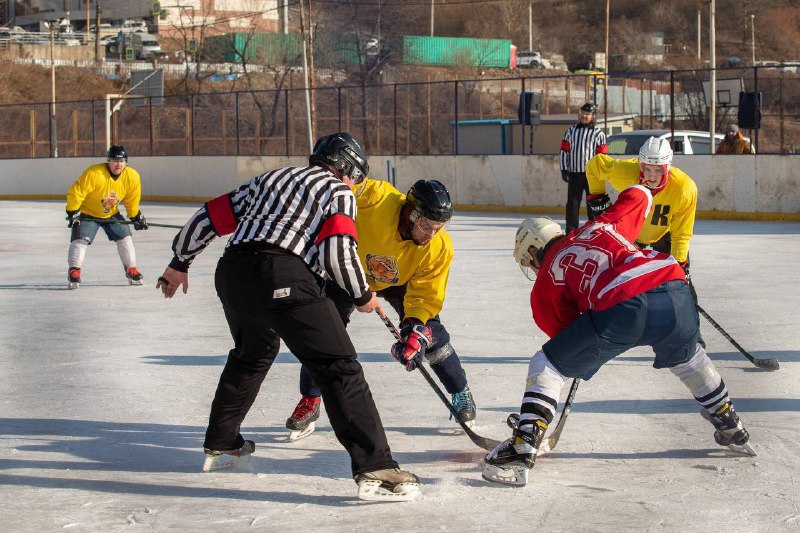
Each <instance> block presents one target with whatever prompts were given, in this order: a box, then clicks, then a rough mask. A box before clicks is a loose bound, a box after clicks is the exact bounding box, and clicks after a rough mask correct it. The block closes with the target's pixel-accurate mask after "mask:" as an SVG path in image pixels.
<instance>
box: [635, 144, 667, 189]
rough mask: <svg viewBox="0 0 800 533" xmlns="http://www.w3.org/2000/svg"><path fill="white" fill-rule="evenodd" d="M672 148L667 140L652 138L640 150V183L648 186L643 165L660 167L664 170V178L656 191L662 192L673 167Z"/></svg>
mask: <svg viewBox="0 0 800 533" xmlns="http://www.w3.org/2000/svg"><path fill="white" fill-rule="evenodd" d="M672 155H673V152H672V147H671V146H670V145H669V141H668V140H667V139H656V138H655V137H650V138H649V139H647V140H646V141H645V142H644V144H643V145H642V147H641V149H640V150H639V183H640V184H641V185H646V183H645V179H644V172H643V167H642V165H658V166H659V167H661V169H662V178H661V181H660V182H659V184H658V185H657V186H656V187H654V188H653V187H651V189H653V190H654V191H660V190H661V189H663V188H664V186H665V185H666V184H667V179H668V178H669V170H670V167H671V166H672Z"/></svg>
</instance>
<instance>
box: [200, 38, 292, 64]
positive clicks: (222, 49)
mask: <svg viewBox="0 0 800 533" xmlns="http://www.w3.org/2000/svg"><path fill="white" fill-rule="evenodd" d="M203 50H204V53H205V56H206V57H207V58H208V59H210V60H212V61H221V62H230V63H241V62H242V61H248V62H250V61H253V62H257V63H268V64H269V63H272V64H278V65H292V64H296V63H298V61H300V58H301V57H302V54H303V49H302V44H301V41H300V35H298V34H293V33H290V34H285V33H252V34H251V33H229V34H226V35H216V36H214V37H208V38H206V39H205V42H204V43H203Z"/></svg>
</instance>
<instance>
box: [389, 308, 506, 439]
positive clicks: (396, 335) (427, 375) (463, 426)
mask: <svg viewBox="0 0 800 533" xmlns="http://www.w3.org/2000/svg"><path fill="white" fill-rule="evenodd" d="M378 316H380V315H378ZM381 320H383V323H384V324H385V325H386V329H388V330H389V331H390V332H391V333H392V335H394V338H395V339H397V340H398V341H402V340H403V338H402V337H401V336H400V332H399V331H397V328H396V327H394V324H392V321H391V320H389V317H388V316H381ZM417 370H419V371H420V373H421V374H422V377H424V378H425V381H427V382H428V385H430V386H431V388H432V389H433V391H434V392H435V393H436V395H437V396H438V397H439V399H440V400H442V403H444V404H445V405H446V406H447V408H448V409H449V410H450V414H451V415H453V418H455V419H456V422H458V425H460V426H461V429H463V430H464V433H466V434H467V436H468V437H469V438H470V439H471V440H472V442H474V443H475V444H477V445H478V446H480V447H481V448H483V449H484V450H487V451H492V450H494V449H495V448H496V447H497V445H498V444H500V441H499V440H494V439H490V438H488V437H481V436H480V435H478V434H477V433H475V432H474V431H472V429H471V428H470V427H469V426H467V425H466V424H465V423H464V421H463V420H461V416H459V414H458V411H456V408H455V407H453V404H452V403H450V400H448V399H447V396H445V395H444V393H443V392H442V389H440V388H439V385H437V384H436V382H435V381H433V378H432V377H431V375H430V373H429V372H428V371H427V370H426V369H425V367H424V366H423V365H422V361H418V362H417Z"/></svg>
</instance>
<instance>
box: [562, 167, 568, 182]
mask: <svg viewBox="0 0 800 533" xmlns="http://www.w3.org/2000/svg"><path fill="white" fill-rule="evenodd" d="M561 179H562V180H563V181H564V183H569V171H568V170H562V171H561Z"/></svg>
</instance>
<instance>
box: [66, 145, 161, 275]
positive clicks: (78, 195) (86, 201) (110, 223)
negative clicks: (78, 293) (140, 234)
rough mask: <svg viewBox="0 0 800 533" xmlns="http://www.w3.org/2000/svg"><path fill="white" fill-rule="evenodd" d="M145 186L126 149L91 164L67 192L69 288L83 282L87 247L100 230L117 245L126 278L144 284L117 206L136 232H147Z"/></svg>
mask: <svg viewBox="0 0 800 533" xmlns="http://www.w3.org/2000/svg"><path fill="white" fill-rule="evenodd" d="M141 199H142V184H141V179H140V178H139V173H138V172H136V171H135V170H134V169H133V168H131V167H129V166H128V152H127V151H126V150H125V147H124V146H120V145H116V144H115V145H113V146H111V148H109V149H108V154H107V161H106V162H105V163H99V164H97V165H92V166H90V167H89V168H87V169H86V170H84V171H83V174H81V176H80V177H79V178H78V179H77V180H76V181H75V183H73V184H72V186H71V187H70V188H69V191H67V226H68V227H70V228H72V233H71V234H70V245H69V252H68V257H67V260H68V262H69V273H68V274H67V279H68V280H69V288H70V289H77V288H78V285H79V284H80V282H81V267H82V266H83V259H84V257H85V256H86V248H87V247H88V246H89V245H90V244H92V241H93V240H94V238H95V236H96V235H97V230H99V229H100V228H102V229H103V231H105V233H106V236H107V237H108V240H110V241H114V242H115V243H117V252H118V253H119V257H120V259H121V260H122V266H123V268H124V270H125V277H126V278H128V282H129V283H130V284H131V285H141V284H142V273H141V272H139V269H138V268H136V251H135V250H134V248H133V238H132V237H131V230H130V228H128V226H127V225H126V224H125V223H124V222H125V219H124V217H123V216H122V215H121V214H120V212H119V209H118V206H119V204H120V203H123V204H124V205H125V211H126V212H127V214H128V217H130V219H131V221H132V222H133V227H134V229H136V230H145V229H147V227H148V226H147V220H145V218H144V215H142V212H141V211H139V202H140V201H141Z"/></svg>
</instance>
